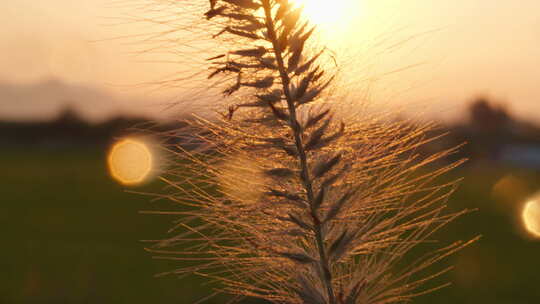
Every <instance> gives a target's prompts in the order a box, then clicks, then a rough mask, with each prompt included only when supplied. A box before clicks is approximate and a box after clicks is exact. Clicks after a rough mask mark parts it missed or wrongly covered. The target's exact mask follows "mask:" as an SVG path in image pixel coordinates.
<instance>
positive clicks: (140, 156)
mask: <svg viewBox="0 0 540 304" xmlns="http://www.w3.org/2000/svg"><path fill="white" fill-rule="evenodd" d="M107 162H108V166H109V172H110V173H111V176H112V177H113V178H114V179H115V180H117V181H119V182H120V183H122V184H124V185H136V184H140V183H142V182H144V181H146V180H147V178H148V176H149V174H150V172H152V167H153V165H154V164H153V162H154V157H153V155H152V152H151V150H150V149H149V147H148V145H147V144H146V143H145V142H143V141H141V140H138V139H133V138H125V139H122V140H120V141H118V142H117V143H115V144H114V145H113V147H112V148H111V150H110V152H109V155H108V158H107Z"/></svg>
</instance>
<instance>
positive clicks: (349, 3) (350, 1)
mask: <svg viewBox="0 0 540 304" xmlns="http://www.w3.org/2000/svg"><path fill="white" fill-rule="evenodd" d="M291 1H292V2H295V3H296V4H297V5H302V6H304V14H306V16H307V18H309V19H310V20H311V21H312V22H313V23H315V24H318V25H322V26H326V25H332V24H336V23H338V22H341V21H343V20H344V18H347V17H348V16H350V14H351V13H354V14H356V15H358V13H359V12H351V10H355V8H356V7H357V5H355V2H358V1H359V0H333V1H329V0H291Z"/></svg>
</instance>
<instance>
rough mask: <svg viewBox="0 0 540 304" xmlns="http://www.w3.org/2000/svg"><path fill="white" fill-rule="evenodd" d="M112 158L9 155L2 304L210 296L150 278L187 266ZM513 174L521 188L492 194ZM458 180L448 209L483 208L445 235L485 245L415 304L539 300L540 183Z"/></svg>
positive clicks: (477, 173) (483, 173)
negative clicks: (148, 246) (530, 221)
mask: <svg viewBox="0 0 540 304" xmlns="http://www.w3.org/2000/svg"><path fill="white" fill-rule="evenodd" d="M104 159H105V155H104V151H97V150H88V149H82V148H77V149H75V148H73V149H67V148H62V149H52V148H48V149H38V148H32V149H5V148H4V149H3V150H1V152H0V168H1V169H2V174H1V175H0V179H1V180H0V182H1V186H0V189H1V193H2V199H1V201H2V204H3V206H4V207H3V209H2V211H3V212H1V213H0V223H2V228H3V232H4V235H5V236H6V237H5V238H4V239H5V240H6V242H5V243H4V244H5V245H4V246H3V250H2V253H1V257H2V258H1V259H0V264H1V265H0V267H1V269H2V271H0V303H157V302H159V303H191V302H193V301H195V300H196V299H198V298H200V297H203V296H204V295H206V294H207V293H208V292H209V287H207V286H204V285H201V283H202V282H201V281H197V280H195V279H187V280H186V279H182V280H179V279H177V278H175V277H173V276H166V277H161V278H155V277H154V274H156V273H159V272H161V271H167V270H172V269H174V268H175V267H177V266H179V264H178V263H177V262H170V261H164V260H153V259H152V258H151V255H150V254H148V253H146V252H145V251H144V249H143V248H144V244H143V243H141V242H140V241H139V240H141V239H156V238H160V237H164V236H165V232H166V230H167V228H169V226H170V223H171V221H172V220H174V218H171V217H167V216H155V215H143V214H139V211H141V210H145V209H153V208H154V207H153V206H152V204H154V203H151V202H150V200H149V198H148V197H145V196H141V195H135V194H132V193H127V192H125V191H124V190H125V189H124V187H122V186H120V185H118V184H116V183H115V182H114V181H112V180H111V179H110V178H109V176H108V174H107V171H106V168H105V162H104ZM509 173H512V174H513V175H512V176H513V179H510V180H511V181H514V182H513V183H512V182H509V183H508V184H509V185H510V186H507V185H506V186H505V187H502V186H501V187H502V190H500V189H499V190H498V191H499V192H496V193H495V194H493V193H494V191H493V187H494V185H495V184H496V183H497V182H499V181H500V180H501V178H503V177H504V176H508V174H509ZM453 174H454V175H456V176H465V177H466V180H465V182H464V183H463V185H462V186H461V187H460V190H459V191H458V192H457V193H456V194H455V195H454V196H453V197H452V199H451V201H450V202H449V204H450V205H451V206H452V208H456V209H459V208H479V211H477V212H475V213H472V214H470V215H468V216H465V217H463V218H461V219H459V220H457V221H456V222H454V223H453V224H451V225H450V226H449V227H448V229H446V230H445V231H444V233H439V234H438V236H437V237H438V238H439V239H441V240H442V241H444V243H449V242H451V241H452V240H455V239H468V238H471V237H474V236H475V235H478V234H481V235H482V236H483V238H482V240H481V241H480V242H478V243H477V244H475V245H473V246H471V247H469V248H467V249H465V250H463V251H462V252H460V253H458V254H457V255H455V256H453V257H451V258H450V259H449V260H448V263H451V264H455V265H456V269H455V270H453V271H452V272H451V273H450V274H448V275H446V276H445V277H444V279H445V280H447V281H448V280H450V281H453V282H454V285H453V286H452V287H449V288H446V289H444V290H442V291H439V292H437V293H434V294H431V295H428V296H424V297H421V298H419V299H418V300H417V301H416V303H426V304H427V303H454V304H455V303H460V304H466V303H490V304H503V303H514V304H519V303H524V304H532V303H540V288H538V284H539V283H540V271H539V270H540V260H539V259H540V242H535V241H532V240H530V239H527V238H526V237H524V236H523V235H522V233H521V232H520V230H519V224H518V223H517V218H518V216H517V213H516V212H517V210H518V209H519V208H518V206H519V205H518V204H519V203H521V202H522V201H523V200H524V199H525V197H526V196H527V195H529V194H532V193H533V192H534V191H535V190H537V189H540V176H539V174H538V173H534V172H525V171H516V170H509V169H500V168H499V169H493V168H492V169H489V170H488V169H486V168H485V167H478V166H475V167H473V166H470V167H466V168H462V169H460V170H458V171H456V172H454V173H453ZM507 180H508V178H507ZM516 185H517V186H516ZM160 187H161V185H159V184H158V183H154V184H150V185H147V186H144V187H142V188H137V189H136V190H140V191H153V190H154V191H155V190H159V188H160ZM516 189H517V190H516ZM497 193H498V194H497ZM501 193H503V194H501ZM501 197H503V198H501ZM159 204H160V208H161V209H166V208H167V207H169V208H170V209H173V208H174V207H173V206H172V205H170V206H168V205H167V204H166V203H163V202H162V203H159ZM222 302H223V301H220V299H215V300H213V301H210V302H208V303H222Z"/></svg>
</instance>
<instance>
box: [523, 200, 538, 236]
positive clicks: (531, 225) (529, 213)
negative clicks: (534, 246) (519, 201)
mask: <svg viewBox="0 0 540 304" xmlns="http://www.w3.org/2000/svg"><path fill="white" fill-rule="evenodd" d="M521 216H522V219H523V225H524V226H525V228H526V229H527V232H529V233H530V234H531V235H533V236H535V237H540V201H539V200H538V199H535V200H531V201H529V202H527V203H526V204H525V206H524V207H523V211H522V214H521Z"/></svg>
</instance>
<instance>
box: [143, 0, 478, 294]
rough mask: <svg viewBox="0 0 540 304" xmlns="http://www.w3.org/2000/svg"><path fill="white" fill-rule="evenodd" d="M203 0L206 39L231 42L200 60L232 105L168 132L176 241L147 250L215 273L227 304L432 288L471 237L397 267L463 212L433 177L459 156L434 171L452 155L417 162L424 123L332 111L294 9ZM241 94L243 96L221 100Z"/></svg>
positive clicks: (258, 1)
mask: <svg viewBox="0 0 540 304" xmlns="http://www.w3.org/2000/svg"><path fill="white" fill-rule="evenodd" d="M179 2H180V4H179V5H182V2H183V1H179ZM206 5H207V7H206V9H205V11H204V12H201V17H202V18H204V19H206V20H207V22H209V23H212V24H213V25H214V26H213V27H211V28H215V27H216V25H219V26H220V27H221V29H220V30H219V31H217V32H215V33H211V35H212V36H213V37H214V39H216V41H218V42H219V41H220V40H219V39H221V38H223V37H225V36H227V37H232V38H233V39H230V40H233V41H234V42H235V43H233V44H232V45H231V50H230V51H228V52H227V53H224V54H215V56H212V57H211V58H208V61H209V62H210V66H211V68H210V71H209V73H208V79H215V78H218V77H222V78H223V79H229V81H228V82H227V84H226V85H224V87H223V90H222V93H223V98H229V99H230V102H229V104H228V106H227V107H226V109H225V110H224V111H223V113H222V117H221V118H220V119H218V120H209V119H203V118H196V119H193V120H190V121H189V125H188V126H187V127H186V128H185V129H183V130H180V131H179V133H178V134H182V135H178V136H179V138H180V137H181V140H180V141H181V144H179V145H178V147H176V149H177V152H176V157H177V160H178V161H177V163H178V164H179V165H178V168H177V169H176V170H171V172H170V173H169V175H168V176H167V178H166V179H165V180H166V182H167V183H168V184H169V185H170V186H171V187H170V189H172V193H170V194H168V195H166V197H167V198H169V199H171V200H172V201H174V202H178V203H180V204H183V205H185V206H186V207H184V209H183V211H178V212H173V214H178V215H181V218H180V220H179V222H178V224H177V225H176V226H175V227H174V228H173V229H172V230H171V233H175V235H174V236H172V237H170V238H167V239H165V240H160V241H156V242H155V244H153V246H152V247H150V248H148V250H149V251H151V252H154V253H156V254H159V255H160V256H161V257H162V258H169V259H174V260H182V261H185V263H186V266H185V267H183V268H181V269H178V270H175V271H173V273H176V274H184V273H186V274H187V273H191V274H196V275H200V276H204V277H208V278H212V279H215V280H216V281H218V282H219V283H220V287H219V288H217V289H216V292H219V293H226V294H230V295H232V301H238V300H241V299H242V298H244V297H254V298H261V299H265V300H268V301H269V302H271V303H291V304H292V303H295V304H296V303H303V304H370V303H380V304H382V303H402V302H406V301H408V300H410V299H411V298H412V297H414V296H416V295H418V294H422V293H424V292H428V291H429V290H432V289H437V288H439V287H440V286H437V287H434V288H428V290H422V289H421V285H422V284H423V283H425V282H426V281H429V280H431V279H432V278H434V277H436V276H438V275H440V274H442V273H444V272H445V271H446V270H447V269H443V270H442V271H439V272H437V273H436V274H433V273H429V272H427V274H426V273H425V272H424V271H425V270H426V269H427V268H428V267H429V266H431V265H432V264H434V263H435V262H437V261H439V260H440V259H442V258H444V257H445V256H447V255H449V254H451V253H453V252H455V251H456V250H458V249H460V248H462V247H463V246H465V245H467V244H468V243H469V242H466V243H464V242H456V243H454V244H452V245H450V246H448V247H446V248H443V249H440V250H437V251H436V252H434V253H433V254H431V255H427V256H423V257H422V259H418V261H416V262H411V263H409V264H408V265H409V266H408V267H405V268H398V267H397V266H399V264H400V263H401V262H402V259H403V258H404V257H405V256H406V255H407V253H409V252H410V250H411V249H412V248H414V247H415V246H417V245H419V244H422V243H424V242H425V241H427V240H428V239H429V238H430V237H431V236H432V235H433V233H434V232H435V231H437V230H438V229H439V228H440V227H442V226H444V225H445V224H446V223H448V222H449V221H451V220H452V219H454V218H456V217H457V216H459V215H461V214H462V213H464V212H459V213H448V212H446V211H445V205H444V203H445V201H446V199H447V198H448V196H449V195H450V193H451V192H452V191H453V190H454V189H455V186H456V183H457V182H450V183H446V184H442V185H437V184H435V183H434V180H435V179H436V178H437V177H439V176H440V175H442V174H444V173H446V172H447V171H449V170H451V169H452V168H454V167H456V166H457V165H459V164H460V163H461V162H462V161H458V162H454V163H450V164H447V165H443V166H441V167H439V168H437V169H433V166H432V164H433V163H434V162H436V161H440V160H441V159H443V158H445V157H446V156H448V155H449V154H451V153H453V152H454V151H455V148H452V149H448V150H444V151H441V152H439V153H435V154H432V155H428V156H421V155H419V154H416V152H415V151H416V150H417V149H418V148H419V147H421V146H423V145H425V144H426V143H428V142H430V141H432V140H434V138H429V137H427V136H426V135H425V134H426V131H428V130H429V128H430V126H429V125H416V124H406V123H402V122H389V121H385V122H383V121H379V120H377V119H374V118H370V117H358V118H357V119H355V120H352V119H347V120H345V119H343V118H342V117H341V116H340V115H338V114H337V112H336V109H337V108H338V107H339V102H338V101H331V102H328V101H327V100H326V99H324V100H323V98H322V97H323V96H325V94H328V92H327V91H328V90H327V89H328V88H329V87H331V86H332V85H333V83H334V79H335V77H334V75H332V73H331V72H328V71H327V69H325V67H324V65H323V64H322V63H321V62H322V60H323V58H324V56H325V51H324V50H315V49H313V47H312V46H311V45H310V44H309V41H310V39H311V38H312V37H313V36H314V35H315V33H316V28H315V27H314V26H312V25H311V24H310V22H309V20H306V19H304V18H303V17H302V7H301V6H298V5H296V4H294V3H293V2H292V1H289V0H210V1H209V4H208V3H206ZM239 91H245V92H248V93H249V94H245V95H243V97H242V98H237V99H233V98H232V97H233V96H234V95H235V94H236V93H238V92H239ZM245 96H248V97H245ZM188 141H189V143H190V145H187V144H186V143H187V142H188ZM187 146H189V148H186V147H187Z"/></svg>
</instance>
